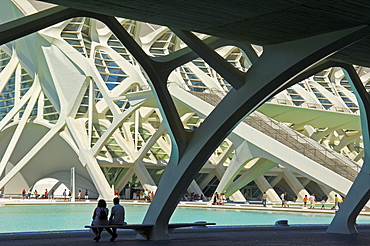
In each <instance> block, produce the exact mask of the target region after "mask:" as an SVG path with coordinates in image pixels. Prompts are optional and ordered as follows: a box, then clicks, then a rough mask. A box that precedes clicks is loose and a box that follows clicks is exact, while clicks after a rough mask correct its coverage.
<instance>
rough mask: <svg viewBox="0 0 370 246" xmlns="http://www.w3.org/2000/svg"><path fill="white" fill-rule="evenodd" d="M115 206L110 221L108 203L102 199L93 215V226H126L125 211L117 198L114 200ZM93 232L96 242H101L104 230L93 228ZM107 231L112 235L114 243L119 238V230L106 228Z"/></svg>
mask: <svg viewBox="0 0 370 246" xmlns="http://www.w3.org/2000/svg"><path fill="white" fill-rule="evenodd" d="M113 203H114V206H113V207H112V213H111V215H110V217H109V220H108V212H109V210H108V208H107V203H106V202H105V200H103V199H101V200H99V202H98V206H97V207H96V208H95V210H94V214H93V217H92V218H93V222H92V224H91V225H93V226H102V225H124V224H126V223H125V222H124V221H125V209H124V208H123V207H122V206H121V205H120V204H119V198H118V197H115V198H114V199H113ZM92 230H93V232H94V233H95V237H94V240H95V241H96V242H99V240H100V234H101V233H102V231H103V228H99V229H97V228H93V229H92ZM105 230H106V231H107V232H108V233H109V234H111V235H112V237H111V239H110V241H111V242H113V241H114V240H115V239H116V238H117V229H116V228H112V230H111V229H110V228H105Z"/></svg>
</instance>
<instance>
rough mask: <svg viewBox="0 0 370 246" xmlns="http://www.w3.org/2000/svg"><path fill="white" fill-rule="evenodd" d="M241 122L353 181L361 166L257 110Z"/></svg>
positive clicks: (215, 99) (208, 98)
mask: <svg viewBox="0 0 370 246" xmlns="http://www.w3.org/2000/svg"><path fill="white" fill-rule="evenodd" d="M190 93H191V94H193V95H195V96H197V97H198V98H200V99H202V100H204V101H205V102H208V103H209V104H211V105H213V106H216V105H217V104H218V103H219V102H220V101H221V98H220V97H219V96H218V95H216V94H213V93H199V92H192V91H191V92H190ZM243 122H245V123H246V124H248V125H250V126H251V127H253V128H255V129H256V130H258V131H260V132H262V133H264V134H266V135H268V136H269V137H271V138H273V139H275V140H277V141H279V142H280V143H282V144H284V145H286V146H288V147H290V148H291V149H293V150H295V151H297V152H299V153H301V154H302V155H304V156H306V157H307V158H309V159H311V160H313V161H315V162H317V163H318V164H320V165H322V166H324V167H326V168H328V169H330V170H332V171H334V172H335V173H337V174H339V175H341V176H343V177H345V178H347V179H349V180H351V181H354V179H355V178H356V177H357V174H358V172H359V170H360V168H361V167H360V166H359V165H358V164H357V163H355V162H354V161H352V160H350V159H347V158H345V157H344V156H342V155H340V154H339V153H337V152H335V151H334V150H331V149H328V148H326V147H325V146H323V145H321V144H319V143H317V142H316V141H314V140H312V139H310V138H308V137H306V136H304V135H303V134H300V133H298V132H296V131H294V130H292V129H291V128H289V127H288V126H285V125H284V124H282V123H279V122H277V121H275V120H273V119H271V118H269V117H267V116H265V115H263V114H261V113H259V112H253V113H252V114H250V115H249V116H248V117H246V118H245V119H244V120H243Z"/></svg>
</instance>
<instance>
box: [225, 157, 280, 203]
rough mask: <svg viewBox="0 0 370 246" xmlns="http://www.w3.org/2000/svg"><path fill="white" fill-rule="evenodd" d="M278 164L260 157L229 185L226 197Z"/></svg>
mask: <svg viewBox="0 0 370 246" xmlns="http://www.w3.org/2000/svg"><path fill="white" fill-rule="evenodd" d="M276 165H277V164H276V163H274V162H272V161H269V160H266V159H259V160H258V161H257V162H256V163H255V164H254V165H253V166H252V167H251V168H250V169H249V170H247V171H245V172H244V173H243V174H242V175H241V176H240V177H239V178H238V179H237V180H235V182H232V183H231V184H230V185H229V187H228V188H227V191H226V192H225V195H226V197H228V196H230V195H231V194H233V193H234V192H236V191H237V190H239V189H241V188H243V187H244V186H245V185H247V184H248V183H250V182H252V181H253V180H255V179H256V178H257V177H259V176H261V175H263V174H264V173H266V172H267V171H268V170H270V169H271V168H273V167H274V166H276Z"/></svg>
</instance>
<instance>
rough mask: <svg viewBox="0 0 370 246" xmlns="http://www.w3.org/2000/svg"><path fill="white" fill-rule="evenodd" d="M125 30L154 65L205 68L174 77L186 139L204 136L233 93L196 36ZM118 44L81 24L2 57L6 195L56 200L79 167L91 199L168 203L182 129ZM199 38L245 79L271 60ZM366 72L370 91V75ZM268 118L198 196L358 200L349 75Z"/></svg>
mask: <svg viewBox="0 0 370 246" xmlns="http://www.w3.org/2000/svg"><path fill="white" fill-rule="evenodd" d="M1 5H2V8H1V10H0V21H1V22H2V23H4V22H8V21H10V20H13V19H17V18H20V17H22V16H27V15H30V14H33V13H37V12H38V11H40V10H43V9H44V8H49V7H50V6H49V5H46V4H41V3H37V2H34V1H26V0H17V1H10V0H6V1H5V0H4V1H3V2H2V3H1ZM117 20H118V22H119V24H120V27H123V28H124V29H125V30H126V31H127V33H128V34H129V36H130V37H132V40H134V41H136V43H137V44H138V45H139V46H140V47H141V49H142V50H143V51H144V52H145V53H146V55H148V56H150V57H154V58H153V60H156V59H160V58H165V57H171V54H173V53H176V52H178V51H184V53H185V55H184V56H186V55H188V56H191V57H193V58H192V59H190V61H189V62H186V63H184V64H180V65H179V66H177V67H174V69H172V70H171V71H170V73H169V76H168V78H167V84H166V85H164V86H166V87H168V90H169V92H170V93H171V95H172V98H173V100H174V105H175V106H176V112H177V114H178V115H179V118H180V120H181V124H182V126H183V128H184V129H185V130H186V134H184V135H186V136H188V137H189V136H192V134H194V132H195V131H196V130H197V129H198V128H200V126H201V124H202V123H203V121H204V119H206V118H207V117H208V116H209V115H211V114H212V110H213V109H214V108H215V106H216V105H217V103H218V102H219V101H220V100H221V98H223V97H225V96H226V95H227V94H228V93H229V92H230V91H232V89H233V86H232V85H231V83H228V82H227V80H226V79H224V78H223V77H222V76H221V75H220V74H219V73H217V72H216V70H215V69H213V68H212V67H211V66H210V65H208V64H207V63H206V62H205V61H204V60H203V59H201V58H199V57H197V56H196V55H194V54H192V53H191V52H189V51H188V48H187V46H186V44H185V43H184V42H182V41H181V39H183V40H184V39H186V38H187V37H186V35H184V34H181V33H180V32H172V31H171V30H170V29H168V28H167V27H163V26H157V25H152V24H148V23H141V22H138V21H133V20H128V19H122V18H117ZM175 33H177V34H179V35H183V36H182V37H181V39H180V38H179V37H178V36H177V35H175ZM117 35H120V34H117V33H116V32H115V33H113V32H112V31H111V30H110V29H109V28H108V27H107V26H106V25H105V24H104V23H103V22H101V21H98V20H96V19H94V18H89V17H74V18H72V19H69V20H66V21H63V22H60V23H58V24H55V25H53V26H51V27H48V28H45V29H43V30H41V31H38V32H36V33H33V34H30V35H28V36H25V37H22V38H19V39H17V40H15V41H12V42H10V43H7V44H4V45H2V46H1V47H0V48H1V50H0V143H1V145H0V156H2V158H1V161H0V170H1V180H0V187H4V189H5V193H6V194H7V193H8V194H9V193H19V192H20V191H21V190H22V189H24V188H31V187H32V186H33V185H34V184H35V183H36V182H37V181H39V180H42V179H44V178H55V179H56V180H58V183H55V184H54V188H56V187H57V186H58V185H60V184H61V183H64V184H65V185H67V186H68V185H69V170H70V168H71V167H75V168H76V173H77V177H76V184H77V187H76V189H80V190H84V189H88V190H90V197H98V196H100V197H103V198H106V199H111V198H112V197H113V190H114V189H117V190H119V191H120V192H122V194H124V193H125V188H131V189H149V190H152V191H156V190H157V186H158V183H159V181H160V179H161V177H162V174H163V172H164V170H165V169H166V167H167V168H168V166H167V164H168V163H169V162H170V160H171V159H170V158H173V159H176V156H177V155H179V156H180V155H183V154H186V153H181V151H179V153H176V152H173V149H174V146H173V145H174V139H175V140H176V134H172V133H171V134H168V132H167V131H168V126H167V125H168V124H170V123H171V121H170V120H168V121H166V120H164V119H165V118H167V117H168V116H166V117H165V116H163V109H162V108H161V107H159V106H158V101H157V99H158V97H157V96H156V95H155V93H157V92H155V93H154V94H153V91H155V90H153V86H152V84H151V83H150V80H152V79H153V77H151V76H152V75H150V76H149V75H148V72H147V68H145V69H144V68H143V67H142V66H143V62H142V61H138V59H137V58H135V57H137V56H134V55H133V54H131V53H130V52H129V51H128V50H129V49H128V48H127V47H126V44H123V43H122V42H121V41H120V40H122V38H121V37H117ZM197 37H198V38H199V39H201V40H203V41H204V42H207V43H208V44H210V46H212V47H214V48H215V49H216V51H217V53H218V54H219V55H220V56H221V57H222V58H223V59H224V60H226V61H227V62H228V64H231V65H232V66H233V67H235V68H237V69H238V70H239V71H240V72H243V73H245V72H247V71H248V70H249V68H250V67H251V66H252V64H253V62H254V61H255V60H256V59H257V58H258V57H259V56H261V54H263V48H262V47H260V46H250V49H249V50H247V49H243V48H239V47H237V46H233V45H230V44H228V45H221V44H218V43H217V41H213V39H212V37H209V36H207V35H203V34H197ZM127 45H129V46H130V44H129V43H128V44H127ZM247 51H248V52H247ZM186 52H188V53H186ZM162 61H163V60H162ZM153 70H155V68H153ZM356 72H357V74H358V75H359V76H360V78H361V80H362V83H363V84H364V86H365V88H367V89H368V83H369V79H370V76H369V74H368V70H367V69H365V68H362V67H356ZM235 85H236V86H240V85H237V83H236V84H234V86H235ZM189 92H192V93H189ZM258 111H259V112H260V113H256V114H252V115H251V116H249V117H247V118H246V120H245V121H242V122H241V123H240V124H239V125H238V126H237V127H235V128H234V129H233V131H232V132H231V133H230V134H229V135H228V137H227V138H226V139H225V140H223V141H222V143H221V144H220V145H219V147H217V148H216V150H215V151H214V152H213V154H211V155H210V156H209V159H208V161H207V162H206V164H205V165H204V166H203V167H202V168H200V169H199V172H198V174H197V175H196V176H195V177H194V179H193V181H192V182H191V184H190V186H189V188H188V192H195V193H197V194H202V195H205V196H211V195H212V193H213V192H214V191H218V192H225V193H226V195H227V197H230V198H231V199H232V200H235V201H245V200H246V198H247V199H256V198H257V199H258V196H259V195H260V194H261V192H263V191H266V192H267V195H268V197H269V200H270V201H273V202H277V201H279V196H278V194H279V193H280V192H281V191H282V190H288V191H289V192H288V193H289V195H290V196H291V198H292V199H294V200H295V199H297V201H301V200H302V198H303V197H304V195H305V194H308V192H309V191H310V192H312V191H314V192H315V193H319V194H321V195H322V196H327V197H328V198H329V200H330V199H332V198H333V196H334V194H336V193H337V194H340V195H345V194H346V193H347V191H348V189H349V188H350V186H351V184H352V181H353V180H354V179H355V177H356V176H357V173H358V171H359V169H360V167H361V165H362V163H363V159H362V157H363V156H364V153H363V143H362V132H361V126H360V119H359V106H358V104H357V100H356V97H355V95H354V94H353V92H352V89H351V87H350V86H349V82H348V81H347V76H345V73H344V72H343V71H342V68H337V67H331V68H327V69H325V70H323V71H322V72H320V73H318V74H316V75H314V76H310V77H309V78H307V79H305V80H303V81H301V82H299V83H298V84H295V85H293V86H291V87H289V88H287V89H285V90H282V91H280V93H278V94H276V95H275V96H273V97H271V98H270V99H269V100H268V102H266V103H265V104H264V105H262V106H261V107H260V108H259V109H258ZM176 112H175V111H173V112H172V113H176ZM261 113H262V114H261ZM269 117H270V118H269ZM273 119H275V120H276V121H278V122H281V123H278V122H276V121H275V120H273ZM274 131H275V132H274ZM180 135H181V134H180ZM186 136H185V137H184V139H187V137H186ZM281 136H286V137H285V138H281ZM305 136H306V137H305ZM194 141H195V140H194ZM175 143H176V145H181V144H182V142H181V141H178V140H176V141H175ZM319 143H320V144H322V145H320V144H319ZM300 144H301V145H302V147H299V145H300ZM307 146H309V149H310V150H308V149H307ZM324 146H326V147H324ZM179 149H181V148H179ZM307 151H308V152H309V151H315V153H316V151H317V152H319V153H321V155H322V157H319V154H313V156H314V157H312V154H310V153H306V152H307ZM343 156H346V157H349V159H347V158H345V157H343ZM320 158H328V159H330V161H332V162H333V164H330V165H329V164H328V161H324V162H323V161H322V159H320ZM329 166H330V167H329ZM171 170H172V169H170V171H168V172H172V171H173V170H172V171H171ZM248 184H249V186H248ZM51 188H53V187H48V189H51ZM146 219H151V218H150V217H148V218H146Z"/></svg>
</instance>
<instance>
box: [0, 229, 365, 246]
mask: <svg viewBox="0 0 370 246" xmlns="http://www.w3.org/2000/svg"><path fill="white" fill-rule="evenodd" d="M325 230H326V227H325V226H321V227H320V226H318V227H312V228H297V227H289V228H288V227H286V228H280V227H275V228H274V227H270V228H264V229H259V230H256V229H254V228H250V229H244V230H240V229H237V228H236V229H233V228H231V227H230V228H226V227H223V228H221V227H220V228H219V229H216V230H215V229H211V230H208V229H202V230H199V229H197V230H192V229H182V230H181V232H176V233H171V234H170V237H171V240H170V241H146V240H141V239H136V234H134V233H131V232H128V231H127V232H121V233H120V234H119V237H118V238H117V240H116V241H115V242H113V243H112V242H109V238H110V236H109V235H108V234H107V233H103V235H102V239H101V241H100V242H99V243H96V242H94V241H93V239H92V238H93V235H92V233H91V234H90V233H88V232H83V231H78V232H76V231H74V232H59V233H37V234H26V233H25V234H12V235H6V236H4V235H2V236H1V237H0V245H14V246H16V245H53V246H57V245H178V246H180V245H192V244H197V245H233V246H236V245H370V228H369V227H368V228H360V229H359V234H358V235H342V234H329V233H326V232H325Z"/></svg>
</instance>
